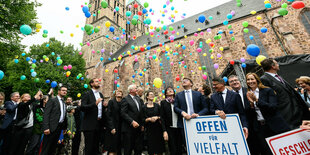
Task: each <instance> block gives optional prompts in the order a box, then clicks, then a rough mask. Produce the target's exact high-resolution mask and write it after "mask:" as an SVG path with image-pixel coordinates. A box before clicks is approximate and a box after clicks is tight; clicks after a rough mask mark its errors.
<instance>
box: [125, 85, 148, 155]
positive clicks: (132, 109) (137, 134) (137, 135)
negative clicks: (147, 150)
mask: <svg viewBox="0 0 310 155" xmlns="http://www.w3.org/2000/svg"><path fill="white" fill-rule="evenodd" d="M128 92H129V94H128V96H126V97H124V98H123V99H122V103H121V117H122V119H123V121H122V133H123V139H124V154H125V155H131V153H132V151H133V150H134V154H135V155H141V153H142V149H143V144H142V143H143V130H144V127H143V124H144V120H143V111H142V106H143V103H142V102H141V100H140V98H139V97H137V86H136V85H134V84H133V85H130V86H129V87H128Z"/></svg>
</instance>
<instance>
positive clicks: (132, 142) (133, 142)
mask: <svg viewBox="0 0 310 155" xmlns="http://www.w3.org/2000/svg"><path fill="white" fill-rule="evenodd" d="M123 139H124V154H125V155H131V153H132V151H134V154H135V155H141V153H142V150H143V133H142V131H141V128H138V129H134V130H132V131H131V132H124V133H123Z"/></svg>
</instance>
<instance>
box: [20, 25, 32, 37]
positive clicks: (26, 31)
mask: <svg viewBox="0 0 310 155" xmlns="http://www.w3.org/2000/svg"><path fill="white" fill-rule="evenodd" d="M19 30H20V32H21V33H22V34H24V35H29V34H30V33H31V32H32V29H31V27H30V26H29V25H22V26H21V27H20V28H19Z"/></svg>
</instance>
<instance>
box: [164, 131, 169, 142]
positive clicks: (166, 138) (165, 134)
mask: <svg viewBox="0 0 310 155" xmlns="http://www.w3.org/2000/svg"><path fill="white" fill-rule="evenodd" d="M163 136H164V140H165V141H168V133H167V131H165V132H164V134H163Z"/></svg>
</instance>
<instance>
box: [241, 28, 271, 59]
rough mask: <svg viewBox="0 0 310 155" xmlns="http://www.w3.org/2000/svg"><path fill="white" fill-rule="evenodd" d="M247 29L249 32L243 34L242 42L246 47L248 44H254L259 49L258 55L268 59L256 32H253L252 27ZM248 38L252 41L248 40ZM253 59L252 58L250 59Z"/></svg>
mask: <svg viewBox="0 0 310 155" xmlns="http://www.w3.org/2000/svg"><path fill="white" fill-rule="evenodd" d="M247 29H248V30H249V32H248V33H245V32H243V37H244V41H245V43H246V46H248V45H250V44H255V45H257V46H258V47H259V49H260V55H264V56H267V57H268V53H267V51H266V49H265V47H264V45H263V43H262V41H261V39H260V37H259V33H258V32H257V30H255V28H254V27H250V26H249V27H247ZM250 36H251V38H252V36H253V39H250ZM251 58H254V57H251Z"/></svg>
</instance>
